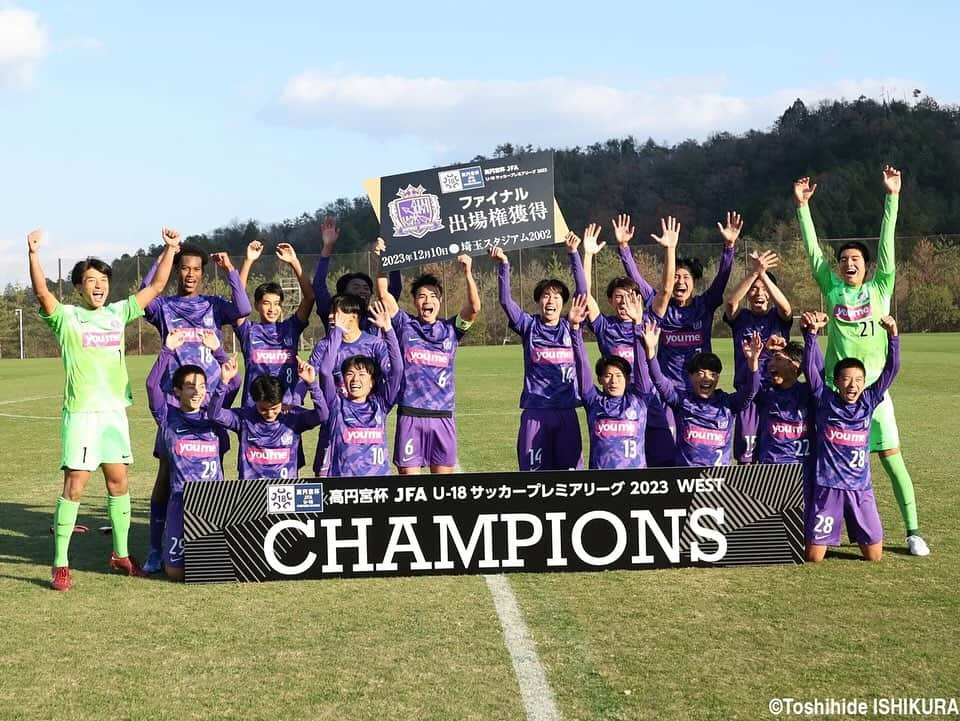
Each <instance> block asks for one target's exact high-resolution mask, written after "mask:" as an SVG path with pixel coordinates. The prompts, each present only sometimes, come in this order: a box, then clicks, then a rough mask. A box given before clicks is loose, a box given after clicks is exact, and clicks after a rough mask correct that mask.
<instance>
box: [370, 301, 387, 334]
mask: <svg viewBox="0 0 960 721" xmlns="http://www.w3.org/2000/svg"><path fill="white" fill-rule="evenodd" d="M368 314H369V316H370V320H372V321H373V324H374V325H375V326H377V328H379V329H381V330H390V328H391V327H392V326H391V325H390V312H389V311H388V310H387V307H386V306H385V305H384V304H383V303H382V302H381V301H379V300H378V301H375V302H373V303H371V304H370V311H369V313H368Z"/></svg>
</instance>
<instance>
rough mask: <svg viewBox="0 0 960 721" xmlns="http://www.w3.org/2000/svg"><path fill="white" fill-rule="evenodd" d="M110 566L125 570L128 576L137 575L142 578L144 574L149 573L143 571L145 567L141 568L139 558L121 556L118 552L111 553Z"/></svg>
mask: <svg viewBox="0 0 960 721" xmlns="http://www.w3.org/2000/svg"><path fill="white" fill-rule="evenodd" d="M110 568H114V569H116V570H118V571H124V572H125V573H126V574H127V575H128V576H137V577H139V578H142V577H143V576H146V575H147V574H146V573H144V572H143V569H142V568H140V564H139V563H137V559H136V558H134V557H133V556H123V557H120V556H118V555H117V554H116V553H111V554H110Z"/></svg>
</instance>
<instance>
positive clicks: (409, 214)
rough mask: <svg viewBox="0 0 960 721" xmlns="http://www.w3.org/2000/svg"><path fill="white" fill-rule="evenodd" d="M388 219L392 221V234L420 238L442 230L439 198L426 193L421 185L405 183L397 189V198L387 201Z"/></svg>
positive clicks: (398, 236)
mask: <svg viewBox="0 0 960 721" xmlns="http://www.w3.org/2000/svg"><path fill="white" fill-rule="evenodd" d="M387 208H388V210H389V211H390V220H392V221H393V236H394V237H395V238H402V237H404V236H412V237H414V238H422V237H423V236H425V235H426V234H427V233H432V232H433V231H435V230H442V229H443V223H442V222H441V221H440V199H439V198H438V197H437V196H436V195H433V194H432V193H428V192H427V190H426V188H424V187H423V186H422V185H418V186H417V187H413V185H407V187H406V188H400V189H399V190H398V191H397V199H396V200H391V201H390V202H389V203H387Z"/></svg>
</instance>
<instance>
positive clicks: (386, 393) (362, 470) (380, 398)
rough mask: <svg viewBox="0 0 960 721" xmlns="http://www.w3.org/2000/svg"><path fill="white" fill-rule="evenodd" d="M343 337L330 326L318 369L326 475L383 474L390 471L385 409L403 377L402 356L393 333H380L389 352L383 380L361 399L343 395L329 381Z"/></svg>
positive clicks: (332, 382) (393, 398) (397, 391)
mask: <svg viewBox="0 0 960 721" xmlns="http://www.w3.org/2000/svg"><path fill="white" fill-rule="evenodd" d="M342 339H343V331H342V330H341V329H340V328H331V329H330V335H329V340H330V347H329V348H328V351H327V353H326V355H325V357H324V361H323V364H322V366H321V372H320V383H321V387H322V390H323V396H324V399H325V401H326V403H327V407H328V409H329V428H330V431H329V432H330V442H329V453H330V475H331V476H385V475H387V474H388V473H390V461H389V459H388V456H387V413H388V412H389V411H390V409H391V408H392V407H393V405H394V403H396V400H397V396H398V395H399V391H400V382H401V380H402V378H403V360H402V358H401V355H400V346H399V345H398V344H397V337H396V333H394V332H393V331H392V330H390V331H389V332H386V333H384V340H385V341H386V344H387V350H388V352H389V355H390V368H389V370H388V371H387V378H386V383H377V384H375V385H374V387H373V390H372V391H371V393H370V395H369V396H368V397H367V399H366V400H365V401H362V402H356V401H352V400H350V399H349V398H347V397H345V396H344V395H343V394H341V393H340V391H339V390H338V389H337V387H336V384H335V383H334V381H333V363H334V359H335V358H336V355H337V353H338V352H339V348H340V343H341V341H342Z"/></svg>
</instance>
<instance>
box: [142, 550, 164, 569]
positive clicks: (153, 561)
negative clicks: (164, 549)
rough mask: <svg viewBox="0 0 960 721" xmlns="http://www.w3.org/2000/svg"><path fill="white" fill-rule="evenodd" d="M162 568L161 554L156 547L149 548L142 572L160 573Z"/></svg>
mask: <svg viewBox="0 0 960 721" xmlns="http://www.w3.org/2000/svg"><path fill="white" fill-rule="evenodd" d="M162 570H163V554H162V553H161V552H160V551H158V550H157V549H156V548H151V549H150V555H149V556H147V561H146V563H144V564H143V572H144V573H160V571H162Z"/></svg>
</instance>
